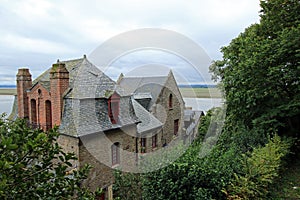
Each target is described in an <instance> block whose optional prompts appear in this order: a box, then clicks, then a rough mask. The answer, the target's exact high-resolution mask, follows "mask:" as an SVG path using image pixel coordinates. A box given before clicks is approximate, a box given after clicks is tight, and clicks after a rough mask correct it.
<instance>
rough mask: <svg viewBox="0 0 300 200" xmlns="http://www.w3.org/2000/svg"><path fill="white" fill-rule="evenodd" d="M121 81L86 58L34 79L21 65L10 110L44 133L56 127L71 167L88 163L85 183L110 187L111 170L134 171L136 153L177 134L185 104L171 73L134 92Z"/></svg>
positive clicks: (158, 145)
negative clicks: (70, 156)
mask: <svg viewBox="0 0 300 200" xmlns="http://www.w3.org/2000/svg"><path fill="white" fill-rule="evenodd" d="M125 80H126V77H124V76H122V77H121V78H120V79H119V80H118V82H117V83H116V82H114V81H112V80H111V79H110V78H109V77H107V76H106V75H105V74H104V73H103V72H101V71H100V70H99V69H98V68H97V67H95V66H94V65H93V64H92V63H90V62H89V61H88V60H87V59H86V57H84V58H83V59H77V60H71V61H65V62H58V63H56V64H53V65H52V68H50V69H49V70H47V71H46V72H45V73H43V74H42V75H40V76H39V77H38V78H37V79H36V80H34V81H33V82H32V80H31V74H30V73H29V70H28V69H20V70H19V71H18V74H17V91H18V94H17V102H18V104H17V107H18V108H17V109H13V110H18V117H21V118H28V120H29V122H30V123H31V124H32V125H33V126H34V127H37V128H42V129H43V130H45V131H47V130H48V129H49V128H51V127H53V126H54V125H59V131H60V133H61V135H60V137H59V138H58V142H59V144H60V145H61V146H62V147H63V149H64V151H65V152H72V153H75V155H76V156H77V157H78V161H75V162H74V163H72V165H73V166H72V168H73V169H78V168H80V167H82V166H83V165H85V164H90V165H91V166H92V169H91V171H90V174H89V176H88V178H87V179H86V180H85V181H84V183H83V184H84V185H85V186H88V187H89V188H90V189H91V190H95V189H96V188H99V187H101V188H104V189H106V190H108V188H110V189H111V185H112V184H113V182H114V179H113V169H115V168H119V169H122V170H124V171H133V170H135V169H137V165H138V163H139V158H140V155H142V154H144V153H150V152H152V151H156V150H157V149H160V148H163V147H165V146H167V145H168V144H169V143H170V142H172V140H173V139H174V138H181V132H182V131H181V130H182V128H183V110H184V102H183V99H182V97H181V94H180V92H179V89H178V87H177V84H176V81H175V78H174V76H173V74H172V72H170V73H169V74H168V76H165V77H157V78H151V77H150V78H149V79H147V80H151V81H152V83H147V81H146V84H144V85H142V86H139V85H136V88H135V89H134V90H130V88H126V84H125V82H126V81H125ZM153 80H157V82H155V81H154V84H155V85H154V87H153ZM129 81H133V83H136V81H135V80H129ZM151 84H152V85H151ZM124 85H125V87H123V86H124ZM129 85H131V84H129ZM108 193H109V192H108ZM108 193H107V194H106V197H108V196H109V195H108ZM110 194H111V193H110ZM110 196H111V195H110Z"/></svg>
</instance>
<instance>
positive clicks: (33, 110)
mask: <svg viewBox="0 0 300 200" xmlns="http://www.w3.org/2000/svg"><path fill="white" fill-rule="evenodd" d="M30 109H31V118H30V121H31V125H32V126H33V128H37V127H38V123H37V111H36V100H35V99H31V100H30Z"/></svg>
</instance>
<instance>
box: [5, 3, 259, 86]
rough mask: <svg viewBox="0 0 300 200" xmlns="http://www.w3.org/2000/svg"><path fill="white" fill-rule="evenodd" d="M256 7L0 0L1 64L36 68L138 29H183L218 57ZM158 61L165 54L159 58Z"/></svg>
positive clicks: (254, 15) (254, 16) (251, 18)
mask: <svg viewBox="0 0 300 200" xmlns="http://www.w3.org/2000/svg"><path fill="white" fill-rule="evenodd" d="M258 12H259V1H253V0H223V1H221V0H210V1H207V0H205V1H204V0H190V1H182V0H178V1H174V0H164V1H161V0H151V1H150V0H144V1H140V0H125V1H119V0H110V1H104V0H101V1H99V0H85V1H71V0H52V1H50V0H18V1H10V0H1V7H0V23H1V28H0V35H1V38H0V47H1V48H0V58H1V61H0V66H4V65H5V66H11V69H13V70H15V71H16V70H17V67H19V66H30V67H32V68H33V70H36V71H39V70H40V69H39V68H40V66H41V65H43V66H51V64H52V62H54V61H55V60H56V59H57V58H61V59H67V58H76V57H81V56H82V54H89V53H90V52H92V51H93V50H94V49H95V48H96V47H97V46H98V45H100V44H101V43H102V42H104V41H106V40H108V39H109V38H111V37H113V36H115V35H117V34H120V33H122V32H125V31H130V30H132V29H138V28H163V29H169V30H173V31H176V32H178V33H181V34H184V35H185V36H187V37H189V38H191V39H192V40H194V41H195V42H197V43H198V44H199V45H201V46H202V47H203V48H204V49H205V51H206V52H207V53H208V55H209V56H210V57H211V58H212V59H219V58H220V56H221V54H220V53H219V49H220V47H221V46H224V45H227V44H228V43H229V42H230V40H231V39H233V38H234V37H236V36H237V35H238V34H239V33H240V32H241V31H243V30H244V28H246V27H247V26H249V25H250V24H252V23H255V22H258V19H259V17H258ZM26 57H27V58H26ZM16 58H18V60H17V61H18V63H17V61H16ZM163 60H165V61H166V60H169V59H160V60H159V61H158V62H162V61H163ZM128 61H130V60H128ZM131 61H132V60H131ZM141 63H144V61H143V62H141ZM173 63H174V62H173ZM162 64H165V63H162ZM169 64H170V63H169ZM171 64H172V63H171ZM120 69H122V70H126V68H125V65H124V66H121V68H120ZM120 69H117V70H116V72H119V71H120ZM0 84H1V80H0Z"/></svg>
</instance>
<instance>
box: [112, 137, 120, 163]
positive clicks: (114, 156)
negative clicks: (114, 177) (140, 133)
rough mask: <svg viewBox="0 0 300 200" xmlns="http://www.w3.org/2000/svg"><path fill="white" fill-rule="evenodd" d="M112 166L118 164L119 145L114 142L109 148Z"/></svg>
mask: <svg viewBox="0 0 300 200" xmlns="http://www.w3.org/2000/svg"><path fill="white" fill-rule="evenodd" d="M111 161H112V166H114V165H118V164H120V143H119V142H116V143H114V144H113V145H112V146H111Z"/></svg>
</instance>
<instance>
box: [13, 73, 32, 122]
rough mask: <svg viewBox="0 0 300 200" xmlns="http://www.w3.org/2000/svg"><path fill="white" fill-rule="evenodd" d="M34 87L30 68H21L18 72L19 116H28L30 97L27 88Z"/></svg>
mask: <svg viewBox="0 0 300 200" xmlns="http://www.w3.org/2000/svg"><path fill="white" fill-rule="evenodd" d="M31 87H32V81H31V74H30V72H29V69H24V68H23V69H19V70H18V74H17V96H18V116H19V117H20V118H28V117H29V110H28V97H27V90H28V89H30V88H31Z"/></svg>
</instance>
